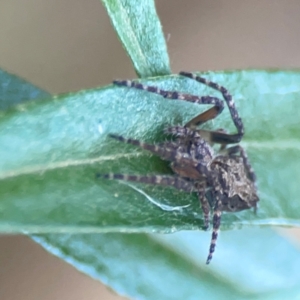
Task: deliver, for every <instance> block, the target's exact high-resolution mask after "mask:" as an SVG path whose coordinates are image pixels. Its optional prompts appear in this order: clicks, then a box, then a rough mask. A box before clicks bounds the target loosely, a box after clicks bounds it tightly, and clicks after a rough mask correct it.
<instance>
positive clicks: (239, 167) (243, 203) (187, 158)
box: [98, 72, 259, 264]
mask: <svg viewBox="0 0 300 300" xmlns="http://www.w3.org/2000/svg"><path fill="white" fill-rule="evenodd" d="M180 75H182V76H186V77H189V78H192V79H194V80H196V81H198V82H200V83H203V84H205V85H207V86H209V87H211V88H213V89H216V90H218V91H220V92H221V93H222V95H223V97H224V100H225V101H226V103H227V105H228V108H229V111H230V114H231V117H232V120H233V122H234V124H235V126H236V128H237V131H238V132H237V133H236V134H228V133H227V132H226V131H225V130H224V129H219V130H216V131H207V130H202V129H197V128H196V126H198V125H201V124H203V123H205V122H206V121H208V120H211V119H213V118H215V117H216V116H217V115H218V114H220V113H221V112H222V110H223V108H224V104H223V101H221V100H220V99H218V98H216V97H211V96H202V97H198V96H194V95H190V94H183V93H180V92H174V91H164V90H160V89H158V88H157V87H154V86H145V85H142V84H141V83H138V82H134V81H128V80H127V81H115V82H114V83H115V84H116V85H119V86H127V87H130V88H137V89H141V90H146V91H148V92H152V93H156V94H159V95H161V96H163V97H164V98H168V99H177V100H184V101H189V102H193V103H198V104H212V105H213V107H212V108H210V109H208V110H207V111H205V112H203V113H201V114H200V115H198V116H196V117H195V118H193V119H192V120H191V121H189V122H188V123H187V124H185V126H170V127H168V128H166V130H165V132H166V133H167V134H171V135H173V136H174V140H173V141H167V142H164V143H160V144H155V145H152V144H147V143H143V142H141V141H138V140H134V139H130V138H129V139H126V138H124V137H122V136H118V135H112V134H111V135H110V136H111V137H112V138H115V139H117V140H119V141H121V142H125V143H129V144H132V145H136V146H139V147H141V148H144V149H146V150H148V151H150V152H152V153H153V154H156V155H158V156H160V157H161V158H162V159H165V160H167V161H170V162H171V168H172V170H173V171H174V173H175V174H174V175H173V176H172V175H152V176H151V175H145V176H140V175H123V174H98V176H99V177H102V178H108V179H119V180H126V181H134V182H142V183H147V184H155V185H164V186H173V187H174V188H177V189H179V190H183V191H187V192H195V193H197V195H198V198H199V201H200V203H201V206H202V210H203V214H204V228H205V229H207V228H208V226H209V220H210V211H211V209H213V233H212V239H211V244H210V248H209V255H208V258H207V261H206V263H207V264H208V263H209V262H210V261H211V259H212V255H213V252H214V250H215V244H216V240H217V237H218V230H219V227H220V222H221V213H222V211H227V212H236V211H241V210H244V209H249V208H251V207H254V209H256V205H257V202H258V201H259V199H258V196H257V191H256V186H255V174H254V172H253V170H252V168H251V166H250V163H249V161H248V158H247V155H246V153H245V151H244V149H243V148H242V147H241V146H240V145H235V146H232V147H229V148H226V145H227V144H233V143H238V142H239V141H240V140H241V139H242V137H243V134H244V127H243V123H242V120H241V119H240V117H239V115H238V112H237V110H236V108H235V105H234V102H233V99H232V96H231V95H230V94H229V93H228V91H227V90H226V89H225V88H224V87H222V86H219V85H218V84H216V83H213V82H211V81H208V80H206V79H204V78H202V77H199V76H196V75H193V74H191V73H186V72H181V73H180ZM213 143H219V144H220V145H221V147H220V151H219V152H218V153H215V152H214V150H213V148H212V146H211V145H212V144H213Z"/></svg>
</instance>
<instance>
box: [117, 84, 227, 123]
mask: <svg viewBox="0 0 300 300" xmlns="http://www.w3.org/2000/svg"><path fill="white" fill-rule="evenodd" d="M113 83H114V84H115V85H118V86H126V87H129V88H136V89H139V90H144V91H147V92H150V93H154V94H157V95H160V96H162V97H164V98H166V99H171V100H183V101H188V102H192V103H196V104H212V105H214V106H213V107H212V108H210V109H208V110H207V111H205V112H203V113H202V114H200V115H199V116H197V117H195V118H194V119H192V120H191V121H190V122H188V123H187V124H186V127H191V126H192V125H195V126H196V125H200V124H203V123H205V122H206V121H208V120H211V119H213V118H215V117H216V116H218V115H219V114H220V113H221V112H222V111H223V109H224V103H223V101H222V100H220V99H219V98H217V97H211V96H202V97H198V96H196V95H190V94H185V93H180V92H176V91H166V90H161V89H159V88H158V87H156V86H149V85H144V84H142V83H139V82H136V81H131V80H114V81H113ZM198 119H199V120H198Z"/></svg>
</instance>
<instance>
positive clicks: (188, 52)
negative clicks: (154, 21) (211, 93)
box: [0, 0, 300, 300]
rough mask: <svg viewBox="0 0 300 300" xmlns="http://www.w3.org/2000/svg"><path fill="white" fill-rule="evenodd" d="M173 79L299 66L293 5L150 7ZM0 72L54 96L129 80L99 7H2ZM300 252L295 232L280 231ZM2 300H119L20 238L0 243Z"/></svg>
mask: <svg viewBox="0 0 300 300" xmlns="http://www.w3.org/2000/svg"><path fill="white" fill-rule="evenodd" d="M156 6H157V11H158V14H159V16H160V19H161V22H162V25H163V31H164V34H165V37H166V39H167V43H168V51H169V55H170V59H171V66H172V70H173V73H176V72H178V71H181V70H187V71H206V70H223V69H245V68H299V67H300V51H299V49H300V37H299V32H300V20H299V15H300V1H297V0H286V1H273V0H252V1H240V0H219V1H210V0H188V1H183V0H172V1H163V0H157V1H156ZM0 41H1V42H0V68H2V69H4V70H7V71H9V72H11V73H14V74H16V75H19V76H21V77H23V78H24V79H26V80H28V81H30V82H31V83H33V84H35V85H37V86H39V87H41V88H43V89H45V90H47V91H48V92H50V93H53V94H57V93H62V92H69V91H78V90H80V89H87V88H94V87H97V86H102V85H107V84H109V83H110V82H111V81H112V80H113V79H116V78H134V77H135V73H134V70H133V67H132V65H131V62H130V59H129V58H128V57H127V56H126V53H125V51H124V49H123V48H122V46H121V43H120V42H119V41H118V38H117V36H116V34H115V32H114V30H113V29H112V27H111V24H110V21H109V18H108V16H107V14H106V11H105V9H104V7H103V6H102V4H101V2H100V1H99V0H85V1H84V0H72V1H71V0H52V1H47V0H22V1H17V0H1V1H0ZM280 234H282V235H284V236H285V237H286V238H288V239H292V240H293V241H294V242H295V243H298V245H300V242H299V241H300V231H299V230H297V229H289V230H287V229H285V230H283V229H280ZM0 266H1V267H0V299H1V300H16V299H22V300H29V299H30V300H38V299H43V300H48V299H49V300H50V299H64V300H69V299H70V300H71V299H72V300H79V299H90V300H94V299H95V300H96V299H98V300H99V299H107V300H113V299H122V298H121V297H119V296H117V295H115V294H114V292H112V291H110V290H109V289H108V288H106V287H105V286H102V285H101V283H99V282H97V281H95V280H93V279H91V278H89V277H88V276H86V275H84V274H81V273H79V272H78V271H77V270H76V269H74V268H73V267H72V266H70V265H68V264H66V263H65V262H62V261H60V260H59V259H58V258H56V257H53V256H52V255H50V254H48V253H47V252H46V251H44V250H43V249H42V248H41V247H40V246H38V245H36V244H35V243H33V242H32V241H31V240H29V239H28V238H26V237H24V236H0Z"/></svg>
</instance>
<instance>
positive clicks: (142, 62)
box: [102, 0, 170, 77]
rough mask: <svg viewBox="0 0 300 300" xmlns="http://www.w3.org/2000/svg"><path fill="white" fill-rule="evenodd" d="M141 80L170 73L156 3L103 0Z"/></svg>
mask: <svg viewBox="0 0 300 300" xmlns="http://www.w3.org/2000/svg"><path fill="white" fill-rule="evenodd" d="M102 2H103V4H104V6H105V7H106V9H107V12H108V15H109V17H110V19H111V22H112V25H113V27H114V28H115V30H116V32H117V34H118V36H119V38H120V40H121V41H122V45H123V47H124V48H125V49H126V51H127V53H128V55H129V56H130V58H131V60H132V63H133V65H134V68H135V71H136V73H137V74H138V75H139V77H150V76H160V75H168V74H170V66H169V57H168V53H167V47H166V42H165V39H164V35H163V32H162V29H161V24H160V21H159V19H158V17H157V14H156V10H155V5H154V1H153V0H143V1H139V0H102Z"/></svg>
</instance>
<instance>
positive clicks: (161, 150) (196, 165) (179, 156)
mask: <svg viewBox="0 0 300 300" xmlns="http://www.w3.org/2000/svg"><path fill="white" fill-rule="evenodd" d="M109 136H110V137H112V138H114V139H116V140H118V141H120V142H123V143H127V144H131V145H135V146H139V147H141V148H143V149H145V150H148V151H150V152H152V153H154V154H156V155H158V156H160V157H161V158H162V159H165V160H169V161H172V162H178V163H181V164H185V166H186V167H188V168H190V169H193V170H194V172H198V173H199V174H201V176H210V171H209V170H208V168H207V166H206V165H204V164H202V163H201V162H199V161H197V160H195V159H194V158H193V157H191V156H189V155H188V154H187V153H185V152H182V151H179V150H178V148H176V147H178V146H177V145H176V143H173V144H172V143H170V142H166V143H163V144H159V145H153V144H147V143H144V142H141V141H139V140H135V139H131V138H129V139H126V138H124V137H122V136H119V135H115V134H109Z"/></svg>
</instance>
